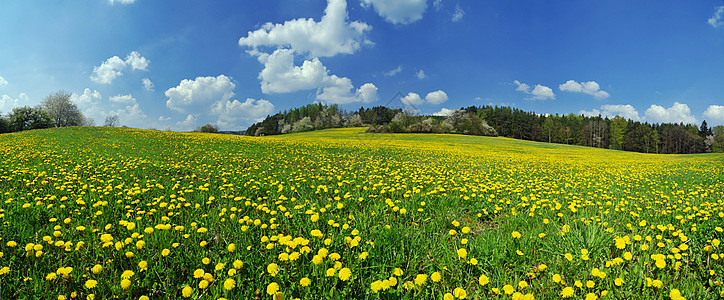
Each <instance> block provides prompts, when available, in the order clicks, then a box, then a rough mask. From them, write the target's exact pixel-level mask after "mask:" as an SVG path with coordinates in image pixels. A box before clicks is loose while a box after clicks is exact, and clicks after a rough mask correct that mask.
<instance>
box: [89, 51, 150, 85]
mask: <svg viewBox="0 0 724 300" xmlns="http://www.w3.org/2000/svg"><path fill="white" fill-rule="evenodd" d="M149 63H150V61H149V60H148V59H146V58H145V57H143V56H141V55H140V54H139V53H138V52H136V51H132V52H131V53H130V54H128V56H127V57H126V60H123V59H121V58H120V57H118V56H113V57H111V58H109V59H106V61H104V62H103V63H101V65H100V66H96V67H93V74H91V76H90V79H91V80H92V81H94V82H97V83H103V84H110V83H111V82H113V80H114V79H116V78H117V77H120V76H123V72H122V71H123V70H124V69H125V68H126V67H127V66H130V67H131V69H132V70H142V71H145V70H146V68H147V67H148V64H149Z"/></svg>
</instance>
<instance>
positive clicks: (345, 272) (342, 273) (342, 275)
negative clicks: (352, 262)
mask: <svg viewBox="0 0 724 300" xmlns="http://www.w3.org/2000/svg"><path fill="white" fill-rule="evenodd" d="M350 276H352V270H350V269H349V268H344V269H342V270H339V279H340V280H342V281H347V280H349V277H350Z"/></svg>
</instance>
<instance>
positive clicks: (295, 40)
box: [239, 0, 372, 57]
mask: <svg viewBox="0 0 724 300" xmlns="http://www.w3.org/2000/svg"><path fill="white" fill-rule="evenodd" d="M371 29H372V27H371V26H369V25H367V24H366V23H363V22H357V21H353V22H348V20H347V2H346V1H345V0H328V1H327V8H326V9H325V10H324V16H322V20H321V21H320V22H316V21H314V20H313V19H311V18H310V19H301V18H300V19H295V20H291V21H286V22H284V24H272V23H270V22H269V23H266V24H264V25H262V27H261V28H260V29H257V30H255V31H253V32H252V31H249V32H248V35H247V36H246V37H242V38H240V39H239V46H242V47H244V46H247V47H252V48H254V50H256V48H257V47H260V46H275V47H289V48H291V49H292V50H294V51H296V52H298V53H309V54H310V55H311V56H314V57H324V56H334V55H337V54H340V53H343V54H352V53H354V52H355V51H357V50H358V49H359V48H360V47H361V45H363V44H372V42H371V41H369V40H367V38H366V37H365V34H366V32H367V31H369V30H371ZM251 53H252V54H253V53H255V52H251Z"/></svg>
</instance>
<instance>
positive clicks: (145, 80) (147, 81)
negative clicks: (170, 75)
mask: <svg viewBox="0 0 724 300" xmlns="http://www.w3.org/2000/svg"><path fill="white" fill-rule="evenodd" d="M141 82H142V83H143V88H144V89H145V90H147V91H153V88H154V87H155V86H154V84H153V81H151V79H148V78H143V79H141Z"/></svg>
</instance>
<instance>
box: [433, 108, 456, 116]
mask: <svg viewBox="0 0 724 300" xmlns="http://www.w3.org/2000/svg"><path fill="white" fill-rule="evenodd" d="M455 111H456V110H455V109H447V108H444V107H443V108H442V109H441V110H440V111H438V112H436V113H434V114H432V115H433V116H440V117H447V116H449V115H452V114H453V113H454V112H455Z"/></svg>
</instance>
